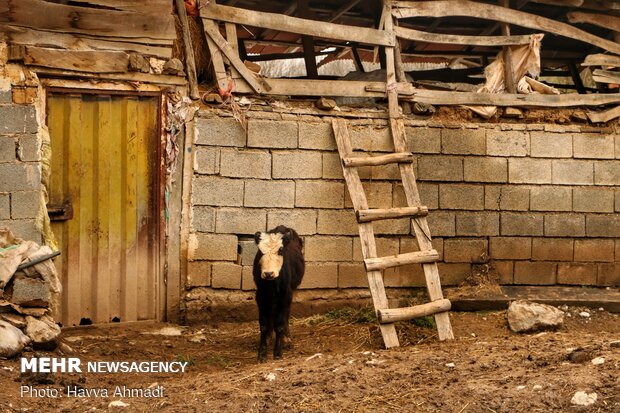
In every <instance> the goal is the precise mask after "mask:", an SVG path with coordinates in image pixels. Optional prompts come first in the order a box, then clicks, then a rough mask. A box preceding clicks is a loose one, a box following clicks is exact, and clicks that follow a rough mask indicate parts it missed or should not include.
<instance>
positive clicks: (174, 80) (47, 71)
mask: <svg viewBox="0 0 620 413" xmlns="http://www.w3.org/2000/svg"><path fill="white" fill-rule="evenodd" d="M30 70H32V71H33V72H35V73H37V74H38V75H39V77H44V76H53V77H70V78H85V79H101V80H111V81H112V80H114V81H125V82H134V83H135V82H139V83H152V84H156V85H175V86H186V85H187V80H185V78H184V77H181V76H168V75H154V74H150V73H138V72H126V73H88V72H73V71H68V70H62V69H53V68H49V67H39V66H32V67H31V68H30Z"/></svg>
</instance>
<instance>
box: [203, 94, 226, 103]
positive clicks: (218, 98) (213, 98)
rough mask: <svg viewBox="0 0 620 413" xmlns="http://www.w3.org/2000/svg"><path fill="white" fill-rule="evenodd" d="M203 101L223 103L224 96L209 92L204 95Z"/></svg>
mask: <svg viewBox="0 0 620 413" xmlns="http://www.w3.org/2000/svg"><path fill="white" fill-rule="evenodd" d="M202 101H203V102H205V103H222V102H223V100H222V97H221V96H220V95H219V93H207V94H205V95H204V96H203V97H202Z"/></svg>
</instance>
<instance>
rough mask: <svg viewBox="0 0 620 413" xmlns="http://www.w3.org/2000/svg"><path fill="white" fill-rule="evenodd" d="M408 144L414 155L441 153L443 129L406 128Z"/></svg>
mask: <svg viewBox="0 0 620 413" xmlns="http://www.w3.org/2000/svg"><path fill="white" fill-rule="evenodd" d="M405 133H406V134H407V144H408V147H409V151H410V152H413V153H439V152H441V129H439V128H412V127H406V128H405Z"/></svg>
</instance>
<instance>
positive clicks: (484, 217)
mask: <svg viewBox="0 0 620 413" xmlns="http://www.w3.org/2000/svg"><path fill="white" fill-rule="evenodd" d="M456 235H458V236H462V237H481V236H487V235H489V236H494V235H499V214H498V213H497V212H460V213H457V214H456Z"/></svg>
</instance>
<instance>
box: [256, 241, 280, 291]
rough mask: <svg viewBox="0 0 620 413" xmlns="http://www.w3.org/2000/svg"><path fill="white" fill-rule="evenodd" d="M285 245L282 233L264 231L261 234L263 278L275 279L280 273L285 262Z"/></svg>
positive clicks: (261, 274) (259, 244)
mask: <svg viewBox="0 0 620 413" xmlns="http://www.w3.org/2000/svg"><path fill="white" fill-rule="evenodd" d="M283 246H284V244H283V240H282V234H280V233H275V234H268V233H264V232H263V233H261V234H260V240H259V242H258V249H259V250H260V252H262V253H263V256H262V257H261V258H260V261H259V263H260V269H261V272H260V276H261V278H262V279H264V280H273V279H274V278H277V277H278V276H279V275H280V270H281V269H282V263H283V262H284V258H283V257H282V248H283Z"/></svg>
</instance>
